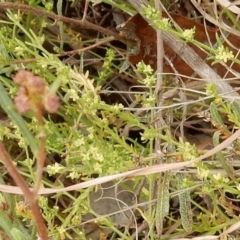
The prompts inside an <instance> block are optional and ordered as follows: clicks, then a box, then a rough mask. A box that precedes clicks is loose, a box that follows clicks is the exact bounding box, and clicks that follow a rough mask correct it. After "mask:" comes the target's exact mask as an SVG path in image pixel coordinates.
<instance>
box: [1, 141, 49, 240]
mask: <svg viewBox="0 0 240 240" xmlns="http://www.w3.org/2000/svg"><path fill="white" fill-rule="evenodd" d="M0 158H1V160H2V161H3V163H4V165H5V166H6V168H7V170H8V172H9V173H10V175H11V177H12V178H13V179H14V181H15V183H16V184H17V185H18V186H19V187H20V188H21V190H22V192H23V194H24V197H25V199H26V201H27V202H28V204H29V206H30V208H31V210H32V213H33V216H34V219H35V223H36V226H37V229H38V233H39V235H40V237H41V239H42V240H47V239H48V233H47V228H46V225H45V223H44V220H43V217H42V215H41V212H40V209H39V206H38V203H37V199H36V197H35V194H34V193H33V192H31V191H30V189H29V188H28V186H27V184H26V182H25V181H24V179H23V177H22V176H21V175H20V174H19V172H18V170H17V169H16V167H15V166H14V165H13V163H12V160H11V158H10V156H9V155H8V153H7V151H6V149H5V147H4V145H3V143H2V142H0Z"/></svg>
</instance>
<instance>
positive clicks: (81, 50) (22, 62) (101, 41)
mask: <svg viewBox="0 0 240 240" xmlns="http://www.w3.org/2000/svg"><path fill="white" fill-rule="evenodd" d="M112 40H114V37H106V38H103V39H100V40H98V41H97V42H96V43H94V44H92V45H90V46H88V47H85V48H81V49H75V50H72V51H67V52H63V53H59V54H56V55H55V56H56V57H63V56H68V55H72V54H76V53H82V52H86V51H89V50H91V49H93V48H95V47H98V46H101V45H102V44H105V43H108V42H110V41H112ZM35 61H37V58H29V59H24V60H15V61H11V62H9V64H11V65H12V64H27V63H32V62H35ZM0 64H3V63H2V62H1V61H0ZM4 64H5V63H4Z"/></svg>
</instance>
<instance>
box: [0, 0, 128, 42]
mask: <svg viewBox="0 0 240 240" xmlns="http://www.w3.org/2000/svg"><path fill="white" fill-rule="evenodd" d="M0 9H17V10H21V11H23V12H31V13H33V14H35V15H37V16H45V17H48V18H50V19H53V20H55V21H61V22H65V23H67V24H73V25H77V26H80V27H81V28H85V29H92V30H95V31H98V32H101V33H103V34H106V35H108V36H113V37H114V39H116V40H119V41H121V42H123V43H127V42H130V40H126V38H125V37H122V36H120V35H119V34H117V33H115V32H113V31H111V30H109V29H107V28H103V27H101V26H98V25H96V24H93V23H91V22H88V21H87V20H84V19H83V20H77V19H73V18H68V17H64V16H59V15H57V14H54V13H50V12H46V11H43V10H41V9H38V8H35V7H32V6H29V5H25V4H20V3H2V2H1V3H0Z"/></svg>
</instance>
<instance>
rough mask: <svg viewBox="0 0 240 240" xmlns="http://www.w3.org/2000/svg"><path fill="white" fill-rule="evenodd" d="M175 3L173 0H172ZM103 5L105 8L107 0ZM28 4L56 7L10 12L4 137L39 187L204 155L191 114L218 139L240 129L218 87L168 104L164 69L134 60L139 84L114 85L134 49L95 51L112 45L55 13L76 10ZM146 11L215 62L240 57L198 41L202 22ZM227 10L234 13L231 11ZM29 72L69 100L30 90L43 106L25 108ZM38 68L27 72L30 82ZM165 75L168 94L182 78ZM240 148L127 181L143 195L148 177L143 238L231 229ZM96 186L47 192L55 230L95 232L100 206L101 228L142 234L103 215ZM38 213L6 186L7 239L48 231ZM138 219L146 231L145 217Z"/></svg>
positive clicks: (2, 202)
mask: <svg viewBox="0 0 240 240" xmlns="http://www.w3.org/2000/svg"><path fill="white" fill-rule="evenodd" d="M3 2H4V1H2V3H3ZM67 2H68V4H69V6H70V5H71V6H73V7H76V6H77V5H76V4H77V1H67ZM152 2H154V1H151V3H152ZM170 2H171V1H165V4H166V5H168V4H170ZM103 3H104V4H105V5H101V4H103ZM24 4H25V5H27V6H30V7H33V8H36V9H41V10H44V11H46V16H44V15H43V16H39V15H38V16H37V17H36V12H31V11H25V10H26V9H25V10H24V9H21V8H19V10H14V8H13V7H12V8H11V6H13V5H11V6H9V7H8V8H7V9H5V13H4V14H3V17H2V18H1V20H0V26H1V28H0V66H1V68H0V106H1V112H0V113H1V118H0V121H1V125H0V140H1V142H2V143H3V145H4V147H5V150H6V152H7V153H8V154H9V156H10V158H11V162H12V163H13V165H14V166H15V167H16V169H17V170H18V172H19V173H20V174H21V175H22V176H23V178H24V180H25V182H26V183H27V185H28V187H33V188H34V189H35V190H38V188H39V187H46V188H55V187H61V186H62V187H63V186H70V185H73V184H75V183H79V182H84V181H88V180H91V179H97V178H98V177H102V176H110V175H113V174H116V173H121V172H126V171H129V170H132V169H136V168H141V167H147V166H153V165H155V164H157V163H168V164H171V163H175V162H180V161H189V160H192V159H195V158H197V157H199V156H200V155H202V154H204V153H206V152H207V151H208V149H206V148H205V149H200V148H198V147H199V145H198V144H197V143H194V141H191V136H190V138H187V137H186V138H184V137H185V133H186V135H187V131H188V130H187V129H186V128H187V126H188V125H185V126H184V123H183V122H182V119H185V120H186V121H187V120H188V119H193V121H196V118H197V119H198V120H199V121H197V122H198V123H199V122H200V125H201V124H202V125H201V126H205V125H203V122H204V121H208V122H210V123H211V124H210V123H209V124H208V125H207V126H211V127H212V129H211V131H209V132H211V134H209V136H210V138H212V140H211V143H212V146H213V147H214V146H217V145H219V143H220V142H221V141H222V140H223V139H224V138H227V137H229V136H231V134H232V132H233V131H234V130H235V129H238V128H239V124H240V123H239V122H240V107H239V105H238V104H237V103H236V102H225V101H224V100H223V98H222V96H221V95H220V94H218V93H217V90H216V86H214V85H212V84H209V85H208V86H207V87H206V90H204V91H202V92H200V91H197V90H196V91H194V90H191V89H186V88H184V89H183V90H181V92H180V94H179V95H177V96H176V95H175V96H173V97H169V98H166V99H165V100H163V103H162V108H159V109H157V108H156V107H155V106H156V105H157V101H158V100H157V99H158V96H157V93H156V92H155V86H156V83H157V74H156V73H155V72H154V70H153V69H152V68H151V67H150V66H149V65H146V64H144V63H143V62H140V63H138V64H137V65H136V66H134V70H135V71H133V72H132V71H131V69H130V68H129V69H128V70H126V72H125V73H124V74H125V75H124V76H125V78H131V79H132V80H133V82H135V85H134V86H131V88H130V89H127V90H128V91H127V92H125V91H124V90H118V91H112V90H114V89H113V87H112V85H111V84H109V82H111V81H110V80H114V79H116V78H117V77H119V72H121V71H120V69H121V67H122V65H123V63H124V61H125V60H126V59H125V56H126V55H127V53H122V52H123V51H124V50H123V49H122V50H119V47H116V45H114V43H112V42H110V40H108V38H107V37H102V39H101V41H102V42H103V43H102V46H101V45H98V46H97V47H98V48H97V47H96V48H97V49H95V48H91V46H93V45H94V44H96V42H100V43H101V41H99V40H98V39H97V36H96V35H95V38H94V37H92V36H91V35H90V34H89V35H88V34H86V35H84V33H85V32H81V33H77V32H76V29H74V28H72V26H71V24H63V22H62V21H61V19H55V21H56V22H54V21H52V20H50V19H49V18H48V17H49V16H48V15H47V13H52V12H55V13H57V14H58V16H63V15H64V11H63V7H64V4H63V1H61V0H58V1H56V6H54V4H53V2H52V1H38V0H32V1H25V2H24ZM89 4H90V6H91V9H92V8H93V6H98V5H99V6H106V4H108V6H109V8H110V6H111V7H112V8H114V9H115V10H116V9H118V10H119V9H121V10H122V11H123V12H125V13H134V12H135V10H134V9H133V8H132V7H131V5H130V4H127V3H125V1H120V0H116V1H90V2H89ZM92 4H93V5H92ZM21 6H22V5H21ZM0 8H1V4H0ZM96 9H97V8H96ZM24 11H25V12H24ZM96 11H97V10H96ZM142 14H143V15H144V16H145V17H146V18H148V19H149V20H150V21H151V22H152V26H153V27H154V28H155V29H160V30H164V31H169V32H171V33H173V34H175V35H177V36H179V37H181V38H182V39H184V41H186V42H190V43H193V44H196V45H197V46H199V47H201V48H204V49H205V50H206V51H208V53H209V59H211V60H213V63H216V62H220V61H224V62H226V61H227V60H232V61H234V62H237V63H238V62H239V60H238V59H236V58H235V56H234V55H233V53H232V52H231V51H229V50H228V49H226V48H224V47H223V46H222V42H221V41H223V39H221V38H217V39H218V41H217V43H216V46H217V47H216V48H211V47H209V46H208V45H206V44H204V43H199V42H197V41H196V40H195V39H194V29H185V30H180V29H176V28H174V27H173V25H172V24H171V23H170V20H169V19H161V17H160V16H161V14H160V13H159V12H158V11H157V10H156V8H154V7H153V4H152V6H150V5H149V6H148V7H146V8H144V11H143V13H142ZM227 14H228V15H229V18H230V19H233V20H232V21H234V18H233V17H232V15H231V13H230V12H227ZM233 23H234V22H233ZM52 27H53V28H54V30H55V31H57V34H56V33H54V31H53V29H52ZM111 40H112V39H111ZM125 40H126V39H125ZM104 41H106V42H105V43H104ZM66 45H67V46H68V47H69V46H70V47H72V48H74V47H76V48H75V49H78V50H81V49H85V48H86V50H85V51H82V52H81V51H79V52H78V51H77V50H76V51H75V52H74V54H76V56H75V57H73V59H71V58H69V59H67V60H66V58H67V57H66V56H69V55H71V53H69V54H65V52H64V51H65V50H64V49H65V47H66ZM98 50H99V51H98ZM88 54H89V55H88ZM65 57H66V58H65ZM89 59H90V60H89ZM71 60H73V61H72V62H71ZM23 70H24V72H21V71H23ZM21 73H24V74H26V75H27V76H28V77H29V76H30V77H29V78H34V79H42V80H44V81H45V82H44V90H43V92H41V94H42V95H44V94H47V96H49V95H51V94H54V96H55V94H57V95H58V97H59V99H60V103H59V104H60V106H59V108H58V109H57V107H56V105H58V104H56V102H57V103H58V101H57V100H56V98H51V99H50V100H49V98H47V97H46V96H45V95H44V96H42V95H41V96H37V95H36V96H37V97H36V96H35V95H34V94H33V95H34V96H33V95H32V96H31V97H32V98H31V99H30V101H33V100H32V99H35V100H34V101H35V102H34V104H33V105H31V104H30V105H27V106H26V105H24V103H26V101H29V98H30V97H29V92H31V91H29V88H27V89H28V91H26V89H25V90H22V92H21V93H24V94H23V95H24V97H26V98H27V100H26V98H24V99H22V98H21V99H20V100H19V98H17V99H16V96H18V97H19V89H21V86H22V85H21V84H19V82H18V81H16V76H19V75H18V74H21ZM121 74H122V73H121ZM28 77H26V76H25V75H24V79H25V78H28ZM13 79H14V81H13ZM24 81H25V80H24ZM122 81H123V80H122ZM163 82H164V84H165V86H164V88H163V92H162V93H163V95H164V94H166V93H169V89H168V88H170V87H172V88H174V87H176V86H177V84H179V83H178V82H177V81H176V82H174V83H171V84H172V85H171V86H170V87H169V86H168V85H167V84H168V83H169V82H170V81H169V78H168V76H165V77H164V79H163ZM136 83H137V85H136ZM18 84H19V85H18ZM24 84H25V83H24ZM182 86H183V87H184V85H182ZM24 87H26V86H25V85H24ZM46 89H47V90H46ZM35 90H36V89H35ZM36 92H37V90H36ZM36 92H34V93H36ZM48 94H49V95H48ZM113 94H116V95H115V96H117V99H116V98H114V97H112V96H113ZM183 95H184V96H185V97H186V98H184V97H183ZM51 96H52V95H51ZM206 96H207V97H206ZM21 97H22V96H21ZM28 97H29V98H28ZM34 97H36V98H34ZM187 98H188V99H191V103H189V104H188V106H187V107H185V106H184V104H182V103H181V101H182V100H184V99H187ZM14 99H15V100H14ZM48 100H49V101H48ZM54 103H55V105H54ZM39 104H40V106H42V105H41V104H43V105H44V107H45V109H44V110H43V109H42V108H41V110H42V111H40V113H39V111H37V110H39V109H38V107H39ZM19 106H20V109H19ZM22 106H25V108H24V109H23V108H21V107H22ZM52 107H54V111H53V110H52V111H51V109H52ZM17 110H18V111H17ZM158 111H161V112H162V115H161V116H162V119H163V122H164V124H162V125H161V127H159V128H157V127H156V125H155V122H156V121H159V119H157V118H156V116H157V113H158ZM39 114H40V115H39ZM181 124H182V125H181ZM178 126H179V129H180V130H178ZM133 132H136V133H137V137H135V135H134V134H133ZM43 139H44V141H42V140H43ZM156 139H161V143H160V148H161V151H156V146H155V142H156ZM42 144H43V145H42ZM41 146H44V153H46V158H44V166H42V169H41V170H42V172H41V179H40V178H39V171H38V169H39V166H38V164H39V161H38V160H39V159H38V158H39V153H41V152H42V151H43V150H42V148H41ZM238 154H239V143H238V141H236V142H234V143H232V146H229V147H228V148H226V150H225V151H222V152H219V153H217V154H216V156H212V158H211V159H207V160H206V161H203V162H198V163H197V164H196V165H195V166H193V167H192V168H190V169H185V171H180V172H176V171H173V172H170V171H168V172H165V173H164V174H162V175H159V174H152V175H148V176H146V177H145V176H144V177H136V178H132V179H131V180H132V181H133V186H125V187H126V188H127V190H128V191H129V192H135V191H136V189H137V186H139V185H140V183H141V184H142V183H143V182H144V183H143V184H142V189H141V190H139V192H138V195H139V196H136V198H139V199H141V201H140V202H141V204H142V205H141V204H140V205H137V204H136V205H134V204H133V205H134V207H131V210H132V211H133V212H134V214H133V215H132V216H133V218H138V222H139V224H140V226H145V228H144V229H145V230H144V231H139V233H136V234H139V236H138V237H139V238H138V239H173V238H177V239H179V238H188V237H189V238H190V237H192V236H202V235H219V234H221V233H223V232H224V230H226V229H227V228H229V227H230V226H232V225H233V224H234V223H236V222H237V221H238V214H237V213H238V211H239V208H238V204H237V201H236V202H235V201H234V199H237V198H239V196H240V195H239V189H240V185H239V177H238V175H237V174H235V169H234V167H235V165H234V164H230V163H229V162H230V161H233V158H237V156H238ZM1 162H2V163H1V178H0V182H1V184H6V185H13V184H14V183H13V181H12V178H13V179H14V177H13V176H12V175H11V174H9V172H8V171H7V170H6V168H5V167H4V164H3V162H4V161H3V159H1ZM236 167H237V166H236ZM40 180H41V181H40ZM40 185H41V186H40ZM123 185H124V184H123ZM95 191H97V187H96V188H93V187H90V188H86V189H82V190H78V191H72V192H62V193H56V194H52V195H46V196H39V198H38V206H39V207H40V209H41V215H42V217H43V219H44V223H45V226H46V228H47V234H48V236H49V239H54V240H58V239H89V237H88V236H87V234H86V232H87V227H86V226H89V225H91V224H89V222H87V221H90V220H89V219H86V216H88V214H89V213H91V214H92V216H93V217H92V219H91V221H92V222H94V224H95V225H96V226H95V228H96V229H98V228H99V227H102V228H103V229H111V231H110V232H111V233H109V239H126V240H128V239H133V236H135V235H134V230H133V229H131V227H128V226H127V224H126V225H124V226H120V227H119V226H118V225H117V224H116V223H115V222H114V220H113V218H111V216H110V215H108V214H106V216H104V217H100V216H99V215H98V213H96V212H95V211H94V210H93V208H92V205H91V204H90V202H91V200H92V199H91V198H90V196H91V194H92V193H93V192H95ZM125 207H126V206H125ZM128 210H129V209H128ZM135 212H138V215H137V214H135ZM136 216H137V217H136ZM35 220H36V218H35V215H34V212H33V211H32V209H31V206H29V204H28V202H27V199H26V201H25V200H24V198H23V197H21V196H18V195H11V194H10V193H1V194H0V238H2V239H14V240H18V239H29V240H30V239H37V237H38V236H39V235H40V236H41V234H39V229H38V228H37V227H36V224H35V222H36V221H35ZM91 221H90V222H91ZM85 223H86V224H85ZM87 224H89V225H87ZM129 226H130V225H129ZM134 226H135V228H136V224H135V225H134ZM96 229H95V230H96ZM101 231H102V230H101ZM101 231H100V233H99V235H98V237H96V238H95V239H107V235H106V232H105V231H102V232H101ZM236 235H237V234H236ZM236 239H237V238H236Z"/></svg>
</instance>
